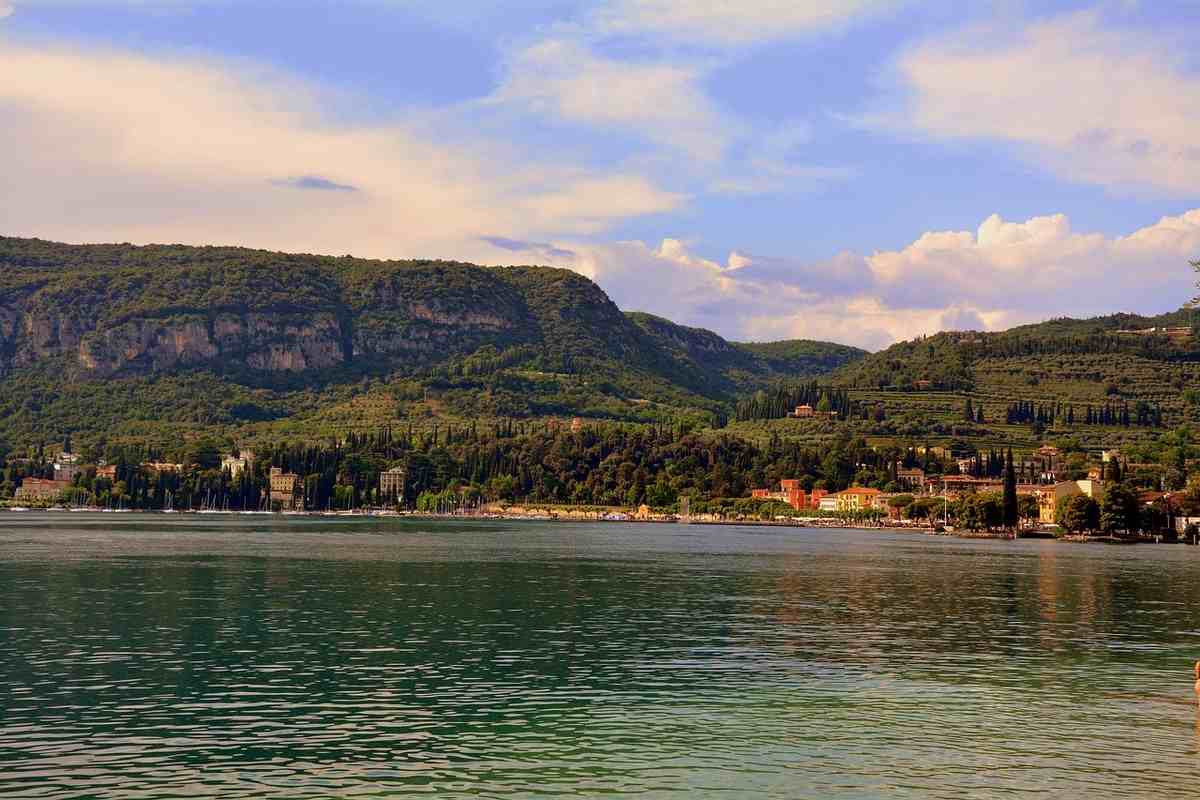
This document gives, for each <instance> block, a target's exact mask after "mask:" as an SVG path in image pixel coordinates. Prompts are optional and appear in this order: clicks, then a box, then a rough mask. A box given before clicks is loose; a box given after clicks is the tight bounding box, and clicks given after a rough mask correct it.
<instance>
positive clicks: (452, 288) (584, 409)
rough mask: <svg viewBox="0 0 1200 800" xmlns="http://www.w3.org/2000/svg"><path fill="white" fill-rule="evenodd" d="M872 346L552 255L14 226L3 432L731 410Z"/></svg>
mask: <svg viewBox="0 0 1200 800" xmlns="http://www.w3.org/2000/svg"><path fill="white" fill-rule="evenodd" d="M862 355H864V353H863V352H862V351H859V350H856V349H854V348H848V347H844V346H841V345H831V344H826V343H820V342H785V343H775V344H771V345H738V344H732V343H730V342H727V341H725V340H724V339H722V338H721V337H719V336H717V335H716V334H714V333H711V332H709V331H704V330H699V329H693V328H685V327H683V326H678V325H675V324H674V323H671V322H669V321H667V320H662V319H659V318H656V317H651V316H649V315H644V314H625V313H622V312H621V310H619V309H618V308H617V307H616V306H615V305H614V304H613V303H612V301H611V300H609V298H608V297H607V296H606V295H605V294H604V292H603V291H602V290H601V289H600V288H599V287H598V286H596V285H595V284H594V283H592V282H591V281H589V280H588V279H586V278H584V277H583V276H581V275H579V274H578V273H575V272H571V271H568V270H561V269H552V268H548V267H529V266H522V267H497V268H486V267H478V266H474V265H471V264H463V263H457V262H448V261H372V260H364V259H355V258H350V257H327V256H311V255H293V254H285V253H273V252H266V251H260V250H248V249H242V248H227V247H202V248H197V247H184V246H175V245H171V246H149V247H135V246H131V245H83V246H78V245H63V244H55V243H52V242H45V241H40V240H33V239H17V238H3V237H0V437H2V438H5V439H8V440H9V441H10V443H12V444H17V443H22V442H26V441H31V440H34V439H37V438H39V437H55V436H59V435H61V434H62V433H63V432H64V431H77V432H91V433H93V434H96V435H111V436H113V437H125V436H131V437H135V438H137V437H158V436H163V435H175V434H178V433H180V432H183V433H186V432H188V431H189V430H194V429H196V428H199V427H205V428H213V427H218V428H223V429H225V430H226V431H227V432H230V433H231V435H232V434H233V433H237V432H241V433H253V432H260V433H264V434H265V433H268V432H271V433H278V432H287V433H293V432H294V433H296V434H298V435H318V434H327V433H328V434H333V433H336V432H344V431H345V430H347V429H355V428H356V427H359V428H361V427H370V426H373V425H380V424H385V423H391V422H393V421H395V420H399V419H406V418H407V419H413V418H414V417H418V418H421V419H424V420H429V419H433V420H438V419H442V418H445V419H447V420H454V421H455V422H464V421H468V420H476V419H482V418H495V417H509V418H512V417H516V418H521V417H539V416H553V415H579V416H585V417H591V418H607V419H621V420H645V421H651V420H663V419H680V418H681V417H685V416H689V415H690V416H693V417H695V418H696V419H698V420H705V419H709V418H713V417H720V416H722V415H723V414H724V413H725V412H726V411H727V410H728V409H729V408H730V407H731V405H730V404H731V402H732V401H733V400H734V398H735V397H736V396H737V395H738V394H739V393H741V392H744V391H747V390H752V389H754V388H757V387H761V386H765V385H767V384H768V383H773V382H776V381H780V380H792V379H800V378H808V377H815V376H820V375H824V374H826V373H828V372H829V371H831V370H832V369H835V368H837V367H839V366H843V365H845V364H846V363H848V362H850V361H852V360H854V359H856V358H859V357H861V356H862Z"/></svg>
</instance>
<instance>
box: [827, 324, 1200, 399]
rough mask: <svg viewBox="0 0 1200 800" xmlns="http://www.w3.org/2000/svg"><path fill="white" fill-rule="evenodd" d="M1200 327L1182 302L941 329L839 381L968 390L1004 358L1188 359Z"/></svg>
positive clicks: (1199, 346)
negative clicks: (995, 328) (987, 329)
mask: <svg viewBox="0 0 1200 800" xmlns="http://www.w3.org/2000/svg"><path fill="white" fill-rule="evenodd" d="M1198 326H1200V312H1197V311H1195V310H1192V309H1186V308H1185V309H1180V310H1179V311H1175V312H1172V313H1170V314H1163V315H1161V316H1157V317H1143V316H1138V315H1134V314H1113V315H1110V316H1104V317H1095V318H1092V319H1067V318H1063V319H1053V320H1049V321H1047V322H1042V323H1037V324H1033V325H1022V326H1020V327H1017V328H1012V329H1010V330H1007V331H1003V332H996V333H980V332H974V331H970V332H952V333H939V334H937V335H935V336H929V337H924V338H920V339H914V340H912V341H907V342H900V343H898V344H895V345H893V346H891V347H889V348H887V349H886V350H883V351H881V352H878V353H873V354H871V355H869V356H867V357H866V358H863V359H860V360H858V361H855V362H854V363H852V364H849V365H847V366H845V367H843V368H841V369H839V370H838V371H837V372H836V373H835V375H834V380H835V382H836V383H838V384H840V385H843V386H850V387H856V388H895V389H901V390H904V389H912V388H915V387H917V386H921V387H922V388H932V389H945V390H970V389H980V388H983V386H982V385H981V384H980V380H981V374H982V373H984V372H987V371H989V370H990V369H991V368H992V367H993V366H994V365H995V364H996V363H998V362H1000V361H1005V360H1017V359H1033V360H1035V361H1038V360H1040V361H1042V362H1043V363H1046V364H1052V363H1055V361H1056V360H1058V361H1060V362H1061V363H1063V364H1066V363H1069V362H1071V361H1072V360H1074V359H1076V358H1085V359H1086V358H1093V357H1108V358H1111V359H1112V361H1113V362H1114V363H1115V364H1118V365H1119V364H1122V363H1134V362H1135V361H1153V362H1161V363H1163V364H1185V363H1191V362H1196V361H1200V338H1198V337H1197V335H1196V332H1197V327H1198ZM925 381H928V382H929V385H928V387H926V386H925V385H924V383H923V382H925Z"/></svg>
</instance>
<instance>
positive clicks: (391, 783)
mask: <svg viewBox="0 0 1200 800" xmlns="http://www.w3.org/2000/svg"><path fill="white" fill-rule="evenodd" d="M1196 659H1200V549H1198V548H1188V547H1182V546H1174V547H1168V546H1162V547H1152V546H1145V547H1130V548H1121V547H1105V546H1103V545H1076V546H1072V545H1062V544H1057V543H1054V542H1025V541H1021V542H1013V543H1007V542H1004V543H1002V542H993V541H986V542H970V541H960V540H952V539H943V538H930V537H923V536H910V535H901V534H875V533H865V532H853V531H803V530H781V529H753V528H716V527H704V526H691V527H684V526H667V525H662V526H653V525H648V526H647V525H643V526H636V525H620V524H605V525H579V524H575V525H559V524H550V523H488V522H472V523H461V524H455V523H430V522H416V521H399V520H390V521H389V520H341V519H289V520H271V521H268V520H264V519H254V518H201V517H188V518H181V517H175V518H171V517H164V516H158V517H152V516H145V517H142V516H135V515H129V516H127V517H124V516H123V517H119V518H114V517H113V516H112V515H92V516H82V517H80V516H68V515H46V516H35V515H29V514H21V515H16V514H8V515H3V516H0V797H5V798H9V797H56V798H65V797H78V798H84V797H100V798H134V797H137V798H150V797H155V798H157V797H183V796H192V797H217V796H220V797H272V798H275V797H279V798H284V797H286V798H308V797H351V796H359V795H369V796H373V797H393V796H395V797H400V796H409V795H420V794H428V795H432V796H436V797H439V798H440V797H530V796H561V795H581V796H591V795H599V794H609V795H613V796H634V795H638V796H650V797H665V796H669V795H670V796H685V797H718V796H720V797H780V798H785V797H786V798H797V797H812V798H873V797H889V798H894V797H999V796H1039V797H1146V798H1150V797H1155V798H1158V797H1196V796H1200V717H1198V713H1197V708H1196V700H1195V695H1194V693H1193V688H1192V681H1193V679H1192V677H1191V665H1192V663H1193V662H1194V661H1195V660H1196Z"/></svg>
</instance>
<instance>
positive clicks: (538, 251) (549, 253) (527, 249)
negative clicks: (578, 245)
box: [479, 236, 576, 259]
mask: <svg viewBox="0 0 1200 800" xmlns="http://www.w3.org/2000/svg"><path fill="white" fill-rule="evenodd" d="M479 238H480V240H481V241H483V242H486V243H488V244H490V245H491V246H492V247H498V248H500V249H501V250H507V251H509V252H510V253H532V254H535V255H538V256H540V257H549V258H551V259H567V258H574V257H575V255H576V253H575V251H574V250H567V249H566V248H563V247H556V246H554V245H552V244H546V243H545V242H525V241H521V240H520V239H508V238H505V237H503V236H480V237H479Z"/></svg>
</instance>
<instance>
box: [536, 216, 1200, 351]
mask: <svg viewBox="0 0 1200 800" xmlns="http://www.w3.org/2000/svg"><path fill="white" fill-rule="evenodd" d="M557 246H559V247H562V248H564V249H569V250H571V251H572V253H573V254H574V255H573V257H571V258H569V259H565V260H564V261H563V264H564V266H569V267H571V268H573V269H576V270H578V271H579V272H582V273H584V274H585V275H588V276H589V277H591V278H592V279H593V280H595V281H597V282H598V283H599V284H600V285H601V286H602V287H604V289H606V290H607V291H608V292H609V294H610V295H611V296H612V297H613V299H614V300H615V301H616V302H617V303H618V305H620V306H622V307H623V308H627V309H637V310H643V311H649V312H652V313H655V314H659V315H661V316H665V317H668V318H670V319H674V320H676V321H678V322H682V323H684V324H688V325H697V326H701V327H707V328H711V329H713V330H716V331H717V332H719V333H721V334H723V335H725V336H727V337H731V338H735V339H748V340H771V339H781V338H814V339H826V340H833V341H840V342H845V343H848V344H856V345H860V346H863V347H867V348H871V349H877V348H880V347H884V346H886V345H888V344H891V343H892V342H895V341H898V340H901V339H910V338H913V337H915V336H918V335H923V334H931V333H936V332H938V331H942V330H998V329H1003V328H1007V327H1011V326H1013V325H1018V324H1022V323H1026V322H1034V321H1039V320H1044V319H1047V318H1050V317H1056V316H1063V315H1067V314H1073V315H1077V316H1088V315H1098V314H1106V313H1112V312H1115V311H1133V312H1142V313H1159V312H1163V311H1167V310H1171V309H1174V308H1178V307H1179V306H1180V305H1182V304H1183V303H1184V302H1185V301H1186V300H1187V299H1188V297H1189V296H1190V289H1191V283H1192V280H1193V275H1192V273H1191V271H1190V270H1189V269H1188V265H1187V260H1188V259H1189V258H1195V257H1196V254H1197V253H1200V209H1196V210H1193V211H1189V212H1187V213H1185V214H1182V215H1179V216H1174V217H1164V218H1163V219H1161V220H1159V221H1158V222H1156V223H1154V224H1153V225H1149V226H1147V227H1144V228H1141V229H1139V230H1136V231H1134V232H1133V233H1130V234H1128V235H1126V236H1116V237H1109V236H1105V235H1102V234H1095V233H1078V232H1075V231H1073V230H1072V229H1071V225H1070V221H1069V220H1068V219H1067V218H1066V217H1065V216H1063V215H1054V216H1047V217H1034V218H1032V219H1028V220H1025V221H1023V222H1006V221H1005V220H1003V219H1001V218H1000V217H999V216H997V215H992V216H990V217H988V218H987V219H986V220H984V221H983V222H982V223H981V224H980V226H979V227H978V229H976V230H975V231H931V232H927V233H924V234H922V235H920V236H918V237H917V238H916V239H915V240H914V241H913V242H912V243H911V244H909V245H908V246H906V247H904V248H902V249H900V250H894V251H892V250H888V251H877V252H875V253H872V254H871V255H869V256H865V257H864V256H859V255H855V254H852V253H843V254H839V255H837V256H835V257H833V258H831V259H827V260H824V261H818V262H805V261H801V260H797V259H788V258H779V257H761V256H754V255H747V254H746V253H743V252H734V253H731V254H730V255H729V257H728V259H727V260H726V261H725V263H720V262H717V261H714V260H711V259H707V258H704V257H702V256H699V255H696V254H695V253H694V252H693V251H692V248H691V247H690V246H689V245H688V244H687V243H686V242H683V241H681V240H678V239H666V240H664V241H663V242H662V243H661V244H660V245H659V246H657V247H653V246H650V245H647V244H645V243H642V242H618V243H613V244H594V243H558V245H557Z"/></svg>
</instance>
